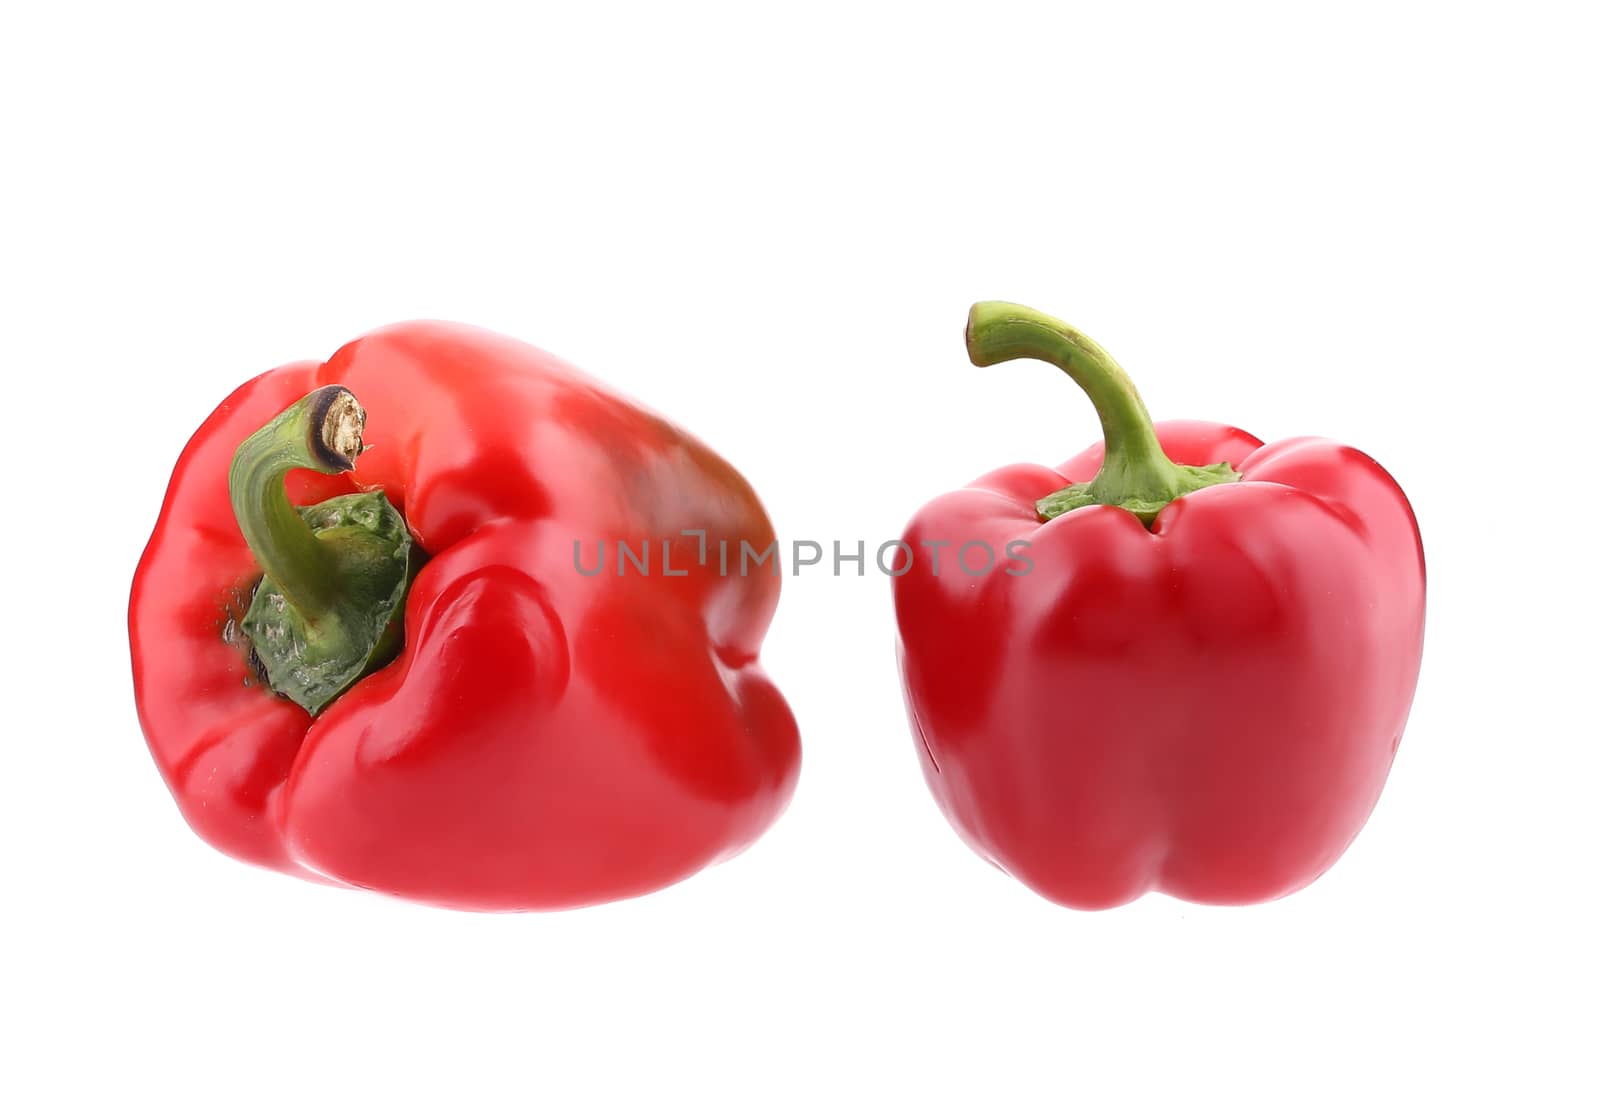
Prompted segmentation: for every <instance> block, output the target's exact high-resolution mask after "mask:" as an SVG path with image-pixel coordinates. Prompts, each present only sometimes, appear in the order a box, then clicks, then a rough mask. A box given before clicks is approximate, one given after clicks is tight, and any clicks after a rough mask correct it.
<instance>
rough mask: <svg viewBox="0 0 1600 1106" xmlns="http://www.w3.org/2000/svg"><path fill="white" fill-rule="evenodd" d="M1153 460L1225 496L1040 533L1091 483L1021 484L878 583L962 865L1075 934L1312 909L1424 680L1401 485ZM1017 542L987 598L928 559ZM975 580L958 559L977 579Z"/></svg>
mask: <svg viewBox="0 0 1600 1106" xmlns="http://www.w3.org/2000/svg"><path fill="white" fill-rule="evenodd" d="M1157 434H1158V436H1159V437H1160V439H1161V443H1162V446H1163V447H1164V448H1165V450H1166V451H1167V453H1168V455H1169V456H1170V457H1171V458H1172V459H1173V460H1175V461H1178V462H1181V463H1184V464H1191V465H1208V464H1213V463H1215V462H1218V461H1228V462H1230V463H1232V464H1233V465H1234V467H1235V468H1236V469H1238V471H1239V472H1241V473H1242V475H1243V478H1242V480H1241V481H1240V482H1239V483H1235V484H1223V485H1217V486H1213V487H1209V488H1204V489H1201V490H1200V491H1197V492H1192V493H1190V494H1189V495H1186V496H1182V497H1180V498H1178V499H1177V500H1175V501H1173V502H1172V503H1171V504H1169V505H1168V506H1167V507H1166V509H1165V510H1163V511H1162V512H1161V514H1160V515H1159V516H1158V517H1157V518H1156V520H1155V523H1154V526H1153V528H1152V529H1150V530H1146V529H1145V528H1144V526H1142V525H1141V524H1140V522H1139V520H1138V519H1137V518H1136V517H1135V516H1134V515H1132V514H1130V513H1129V512H1127V511H1124V510H1121V509H1120V508H1116V507H1108V506H1095V507H1083V508H1079V509H1077V510H1075V511H1071V512H1068V513H1067V514H1064V515H1062V516H1060V517H1058V518H1056V519H1053V520H1051V521H1050V522H1047V523H1043V524H1041V523H1040V522H1039V520H1038V517H1037V515H1036V514H1035V511H1034V506H1033V505H1034V502H1035V501H1036V500H1038V499H1039V498H1041V497H1043V496H1045V495H1048V494H1049V493H1051V492H1054V491H1057V490H1058V489H1060V488H1061V487H1063V486H1065V485H1066V484H1069V483H1076V482H1080V481H1085V480H1089V479H1091V478H1092V477H1093V476H1094V474H1095V473H1096V471H1097V470H1098V469H1099V467H1100V461H1101V457H1102V450H1101V448H1100V447H1096V448H1094V449H1091V450H1088V451H1087V452H1085V453H1083V454H1081V455H1079V456H1078V457H1076V458H1074V459H1073V460H1071V461H1068V462H1067V463H1066V464H1064V465H1062V466H1061V467H1060V468H1059V469H1049V468H1045V467H1044V466H1041V465H1014V466H1011V467H1009V468H1004V469H1001V470H999V471H997V472H994V473H991V474H989V475H988V476H985V477H983V478H982V479H981V480H978V481H977V482H975V483H974V484H972V485H970V486H968V487H966V488H963V489H961V490H959V491H955V492H952V493H949V494H947V495H944V496H941V497H940V498H938V499H935V500H934V501H933V502H931V503H929V504H928V505H927V506H926V507H924V508H923V509H922V510H921V511H920V512H919V513H918V514H917V515H916V517H915V518H914V519H913V520H912V522H911V524H910V526H909V528H908V529H907V532H906V535H905V540H906V541H907V542H908V543H910V544H911V546H912V549H913V551H914V553H915V554H916V557H915V558H914V559H913V562H912V566H911V569H910V570H909V571H908V572H907V573H906V574H905V575H903V576H901V577H899V578H898V579H897V580H896V581H895V589H894V590H895V607H896V615H897V620H898V623H899V632H900V663H901V673H902V676H903V678H904V684H905V692H906V700H907V705H908V708H909V711H910V715H911V722H912V728H913V731H914V733H915V735H916V737H917V749H918V753H919V755H920V757H921V760H922V766H923V771H924V775H925V777H926V778H927V781H928V786H929V787H930V788H931V789H932V791H933V794H934V797H935V798H936V799H937V800H938V802H939V805H940V807H941V808H943V810H944V812H945V815H946V817H948V818H949V819H950V822H951V823H952V824H953V825H954V826H955V828H956V830H957V831H958V832H959V833H960V834H961V836H962V837H963V838H964V839H965V840H966V841H967V842H968V844H970V845H971V846H972V847H973V848H974V849H975V850H976V851H977V852H978V853H980V854H981V855H983V856H984V857H986V858H987V859H989V860H990V861H992V862H993V863H994V864H996V865H998V866H999V867H1000V868H1002V869H1003V870H1005V871H1006V872H1009V873H1010V874H1012V875H1013V876H1015V877H1016V878H1017V879H1019V880H1021V881H1022V882H1023V883H1025V884H1026V885H1027V886H1029V887H1031V888H1032V889H1033V890H1035V891H1037V892H1038V893H1039V894H1041V895H1043V896H1045V897H1046V898H1048V899H1051V900H1053V901H1055V902H1058V903H1061V904H1064V905H1067V906H1072V907H1078V908H1083V909H1100V908H1105V907H1111V906H1117V905H1119V904H1122V903H1125V902H1128V901H1130V900H1132V899H1135V898H1137V897H1139V896H1140V895H1142V894H1144V893H1145V892H1147V891H1152V890H1156V891H1163V892H1166V893H1167V894H1169V895H1174V896H1176V897H1178V898H1182V899H1187V900H1190V901H1193V902H1202V903H1251V902H1259V901H1263V900H1267V899H1272V898H1276V897H1278V896H1281V895H1285V894H1288V893H1289V892H1291V891H1295V890H1297V889H1298V888H1301V887H1303V886H1305V885H1306V884H1308V883H1310V882H1311V881H1312V880H1314V879H1316V878H1317V877H1318V876H1319V875H1321V874H1322V873H1323V872H1324V871H1326V870H1327V869H1328V867H1329V866H1331V865H1332V864H1333V862H1334V861H1335V860H1337V859H1338V857H1339V856H1340V854H1341V853H1343V852H1344V850H1345V848H1346V847H1347V846H1348V845H1349V844H1350V842H1351V841H1352V840H1353V839H1354V837H1355V835H1356V833H1357V832H1358V831H1359V830H1360V829H1361V827H1362V825H1363V824H1364V823H1365V822H1366V820H1367V816H1368V815H1369V814H1370V813H1371V812H1372V808H1373V805H1374V804H1375V803H1376V802H1377V799H1378V793H1379V792H1380V791H1381V790H1382V788H1383V783H1384V779H1385V778H1386V777H1387V775H1388V772H1389V766H1390V764H1391V762H1392V761H1393V759H1394V754H1395V749H1396V748H1397V746H1398V745H1399V742H1400V734H1401V730H1402V729H1403V728H1404V726H1405V721H1406V715H1407V713H1408V712H1409V710H1410V706H1411V698H1412V694H1413V692H1414V691H1415V688H1416V681H1417V669H1418V665H1419V663H1420V660H1421V655H1422V623H1423V602H1424V569H1423V557H1422V544H1421V539H1420V538H1419V536H1418V533H1417V526H1416V521H1415V519H1414V517H1413V515H1412V513H1411V508H1410V505H1409V504H1408V503H1407V502H1406V498H1405V496H1404V495H1403V494H1402V492H1401V491H1400V488H1399V487H1398V485H1396V484H1395V482H1394V481H1393V480H1392V479H1391V478H1390V477H1389V475H1388V474H1387V473H1385V472H1384V471H1383V469H1381V468H1379V467H1378V465H1377V464H1376V463H1375V462H1374V461H1372V460H1371V459H1370V458H1369V457H1367V456H1365V455H1364V454H1362V453H1359V452H1357V451H1355V450H1353V449H1350V448H1348V447H1345V446H1341V445H1338V444H1336V443H1334V442H1330V441H1326V440H1323V439H1315V438H1298V439H1293V440H1290V441H1284V442H1278V443H1275V444H1273V445H1262V444H1261V442H1259V441H1258V440H1257V439H1255V438H1253V437H1251V436H1250V435H1249V434H1246V433H1244V432H1243V431H1241V430H1236V429H1233V428H1231V427H1226V426H1219V425H1216V424H1212V423H1198V422H1170V423H1162V424H1158V425H1157ZM941 539H942V540H951V541H953V542H955V545H952V546H951V547H950V550H954V549H955V548H956V547H957V546H958V545H959V544H960V543H962V542H965V541H970V540H980V541H987V542H988V543H989V544H990V545H991V546H992V547H994V548H995V549H996V550H997V551H1002V552H1003V550H1004V549H1005V547H1006V544H1007V543H1008V542H1011V541H1016V540H1022V541H1028V542H1030V543H1031V545H1030V546H1029V547H1028V548H1027V549H1026V550H1025V555H1026V556H1027V557H1028V558H1030V559H1031V561H1032V563H1033V568H1032V570H1031V571H1030V572H1028V573H1027V574H1026V575H1015V576H1013V575H1007V574H1006V571H1005V569H1007V568H1010V569H1013V570H1016V571H1021V570H1022V568H1023V567H1024V566H1023V564H1022V562H1021V561H1017V560H1012V561H1006V560H1004V559H1002V561H1001V562H1000V566H999V568H998V569H997V570H996V571H993V572H991V573H989V574H987V575H984V576H981V577H974V576H968V575H965V574H963V573H962V572H960V571H951V567H950V561H949V557H950V551H946V552H945V554H944V558H943V563H942V564H941V566H940V568H941V572H940V574H939V575H938V576H935V575H934V574H933V572H932V567H931V558H930V557H928V556H925V555H924V553H923V548H924V547H923V546H922V545H921V544H920V543H921V542H925V541H935V540H941ZM979 559H980V556H979V554H978V553H977V552H976V551H975V552H974V553H973V554H972V555H971V561H972V563H973V564H974V565H976V564H977V562H978V561H979Z"/></svg>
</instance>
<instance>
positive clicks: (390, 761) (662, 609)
mask: <svg viewBox="0 0 1600 1106" xmlns="http://www.w3.org/2000/svg"><path fill="white" fill-rule="evenodd" d="M327 384H342V385H344V386H346V387H348V388H349V389H350V390H351V391H353V392H354V393H355V395H356V396H357V398H358V399H359V400H360V402H361V403H362V404H363V405H364V406H365V407H366V409H367V415H368V419H367V435H366V439H367V442H368V444H369V445H370V446H372V447H373V448H372V449H371V452H369V453H367V454H365V455H363V456H362V458H361V460H360V463H359V465H358V466H357V471H356V472H355V473H354V474H351V476H347V477H337V478H333V477H321V476H318V475H316V474H314V473H309V472H297V473H294V474H292V476H291V479H290V481H289V484H290V494H291V498H293V499H294V500H295V501H296V502H300V503H309V502H315V501H318V500H321V499H324V498H327V497H328V496H330V495H336V494H341V493H344V492H349V491H355V490H365V489H370V488H382V489H383V490H384V491H385V492H386V493H387V494H388V496H389V498H390V499H391V500H392V501H393V502H394V504H395V506H397V507H398V508H399V509H400V511H401V512H402V513H403V514H404V516H405V518H406V520H407V523H408V524H409V526H410V528H411V530H412V532H413V533H414V535H415V536H416V538H417V540H418V542H419V543H420V545H421V546H422V548H423V549H424V550H425V551H426V552H427V554H428V555H429V557H430V558H431V559H430V560H428V562H427V563H426V565H425V566H424V567H423V569H422V571H421V573H420V574H419V575H418V577H417V579H416V582H415V584H414V585H413V587H412V589H411V592H410V595H409V596H408V598H407V601H406V608H405V633H406V644H405V647H404V651H403V653H402V655H401V656H400V657H399V658H397V659H396V660H395V661H394V662H393V663H391V664H390V665H388V666H387V667H385V668H383V669H380V670H379V671H377V672H375V673H373V674H371V675H369V676H367V677H365V678H364V679H362V680H361V681H359V682H358V683H357V684H356V685H355V686H354V687H352V688H351V689H350V690H349V691H347V692H346V693H345V694H344V695H343V696H341V697H340V698H339V699H338V700H336V701H335V702H334V703H332V704H331V705H330V706H329V707H328V708H327V709H326V710H324V711H323V712H322V714H321V715H319V716H318V717H317V718H316V719H315V720H313V719H312V718H311V717H310V716H309V715H307V714H306V712H305V711H304V710H302V709H301V708H300V707H298V706H296V705H295V704H293V703H291V702H289V701H287V700H285V699H281V698H278V697H276V696H274V695H272V694H270V693H269V692H268V691H266V690H265V689H263V688H262V687H261V686H259V685H256V684H255V683H254V681H253V680H252V679H251V676H250V672H249V669H248V667H247V664H246V659H245V655H244V652H243V650H242V649H240V648H237V647H234V646H230V645H229V644H226V643H225V642H224V640H223V637H224V635H223V629H224V625H225V622H226V620H227V619H228V617H229V610H228V608H229V605H230V603H231V604H233V608H234V610H235V611H237V609H238V604H239V603H240V602H241V597H247V596H248V594H249V591H250V589H251V587H252V586H253V585H254V583H255V581H256V580H257V579H259V576H260V572H259V570H258V569H257V568H256V566H255V563H254V561H253V559H252V557H251V555H250V552H249V550H248V549H247V548H246V546H245V544H244V540H243V538H242V537H241V536H240V533H239V528H238V526H237V525H236V524H235V522H234V519H233V515H232V512H231V510H230V508H229V504H228V493H227V480H226V477H227V469H228V461H229V458H230V457H231V456H232V454H233V451H234V449H235V448H236V447H237V446H238V445H239V443H240V442H242V441H243V440H244V439H245V438H246V437H247V436H248V435H249V434H250V433H251V432H253V431H254V430H255V429H256V428H258V427H259V426H261V425H262V424H264V423H265V422H267V421H268V420H269V419H270V418H271V417H272V416H273V415H275V414H276V413H277V412H278V411H279V410H281V409H283V408H284V407H287V406H288V405H289V404H291V403H292V402H294V401H295V400H297V399H299V398H300V397H301V396H303V395H305V394H306V393H307V392H310V391H311V390H313V389H315V388H318V387H321V386H323V385H327ZM685 529H704V530H706V531H707V540H708V541H709V542H710V543H712V545H711V549H712V550H715V548H716V546H715V543H716V542H717V541H718V540H719V539H726V540H727V541H729V542H730V543H731V545H732V548H734V549H735V550H737V548H738V543H739V542H740V541H741V540H743V541H748V542H750V543H751V545H752V546H754V547H755V548H757V549H764V548H766V547H767V545H768V544H770V543H771V542H772V540H773V533H772V527H771V524H770V523H769V522H768V520H767V517H766V515H765V513H764V512H763V510H762V508H761V505H760V503H759V502H758V501H757V499H756V497H755V495H754V493H753V492H752V491H751V489H750V487H749V485H748V484H746V483H745V481H744V479H743V478H742V477H741V476H740V475H739V473H738V472H737V471H735V470H734V469H733V468H732V467H731V466H730V465H728V464H727V462H725V461H723V460H722V459H721V458H720V457H718V456H717V455H716V454H714V453H713V452H711V450H709V449H708V448H707V447H706V446H704V445H703V444H701V443H700V442H698V441H696V440H695V439H694V438H692V437H690V436H688V435H687V434H685V433H684V432H683V431H681V430H679V429H677V428H676V427H674V426H672V425H671V424H669V423H667V422H665V421H664V420H662V419H660V418H658V417H656V416H655V415H653V414H650V413H648V412H646V411H644V410H642V409H640V408H639V407H636V406H634V405H632V404H630V403H628V402H627V401H625V400H623V399H621V398H619V397H618V396H617V395H615V394H614V393H612V392H610V391H608V390H606V389H605V388H604V387H603V386H602V385H600V384H599V383H597V382H596V381H594V380H592V379H590V378H589V377H586V376H584V375H583V374H581V373H579V372H578V371H577V370H575V369H573V368H572V367H570V366H568V365H566V364H564V363H563V362H561V361H560V360H558V359H557V358H555V357H553V356H551V355H550V354H547V353H544V352H542V351H540V350H537V349H535V348H533V347H531V346H527V345H524V344H522V343H520V342H516V341H513V340H510V339H507V338H502V337H499V336H497V335H493V334H490V333H488V332H485V331H480V330H475V329H471V328H467V327H461V326H455V325H450V324H443V323H405V324H401V325H398V326H393V327H389V328H387V329H385V330H380V331H377V332H376V333H373V334H370V335H367V336H366V337H364V338H361V339H358V340H357V341H355V342H352V343H350V344H349V345H347V346H345V347H344V348H343V349H341V350H339V351H338V352H337V353H336V354H334V356H333V357H332V358H330V359H329V360H328V361H327V362H326V363H325V364H322V365H317V364H315V363H299V364H294V365H288V366H285V367H283V368H281V369H277V370H274V371H272V372H269V373H266V374H265V375H263V376H260V377H257V378H256V379H254V380H252V381H250V382H249V383H248V384H245V385H244V386H243V387H241V388H240V389H238V390H237V391H236V392H234V393H233V395H231V396H229V397H228V398H227V399H226V400H225V401H224V402H223V403H222V405H221V406H220V407H218V408H217V410H216V412H215V413H213V414H212V416H211V417H210V418H209V419H207V420H206V422H205V424H204V425H203V426H201V428H200V429H199V431H198V432H197V433H196V434H195V436H194V438H193V440H191V441H190V442H189V445H188V447H187V448H186V449H185V450H184V451H183V455H182V457H181V458H180V459H179V461H178V464H177V468H176V470H175V471H174V473H173V476H172V483H171V485H170V487H169V489H168V492H167V498H166V503H165V506H164V507H163V509H162V512H161V517H160V520H159V521H158V522H157V524H156V528H155V533H154V535H153V536H152V537H151V539H150V544H149V546H148V548H147V549H146V550H145V554H144V557H143V559H142V561H141V562H140V564H139V569H138V572H137V574H136V575H135V577H134V583H133V595H132V600H131V604H130V610H129V619H128V621H129V636H130V639H131V643H132V653H133V673H134V685H135V690H136V693H137V698H138V704H139V716H140V721H141V723H142V724H143V727H144V732H145V736H146V738H147V739H148V741H149V745H150V749H151V751H152V752H153V754H154V755H155V759H156V762H157V763H158V764H159V765H160V768H161V771H162V774H163V775H164V776H165V778H166V780H167V783H168V785H169V787H170V788H171V790H172V793H173V795H174V796H175V797H176V798H177V801H178V804H179V806H180V808H181V809H182V811H183V814H184V817H185V818H187V819H188V821H189V823H190V825H191V826H192V827H193V828H194V829H195V831H196V832H197V833H199V834H200V836H202V837H203V838H205V839H206V840H207V841H209V842H210V843H211V844H213V845H215V846H216V847H217V848H219V849H221V850H222V851H224V852H226V853H230V854H232V855H234V856H236V857H240V858H242V859H245V860H250V861H254V862H255V863H257V864H262V865H266V866H268V867H271V868H276V869H279V870H281V871H285V872H291V873H294V874H296V875H301V876H304V877H306V878H310V879H320V880H325V881H330V882H336V883H343V884H350V885H354V886H359V887H366V888H372V889H375V890H378V891H381V892H385V893H388V894H391V895H398V896H402V897H405V898H408V899H415V900H420V901H423V902H428V903H434V904H438V905H443V906H450V907H456V908H463V909H474V910H529V909H555V908H565V907H574V906H581V905H585V904H589V903H596V902H601V901H605V900H610V899H617V898H622V897H625V896H630V895H637V894H641V893H643V892H647V891H651V890H654V889H656V888H659V887H662V886H665V885H666V884H669V883H672V882H674V881H676V880H679V879H682V878H684V877H685V876H688V875H690V874H691V873H693V872H695V871H697V870H699V869H700V868H702V867H704V866H705V865H707V864H710V863H712V862H714V861H717V860H719V859H722V858H725V857H728V856H730V855H732V854H734V853H736V852H738V851H739V850H741V849H743V848H744V847H745V846H747V845H748V844H750V842H752V841H753V840H754V839H755V838H756V837H757V836H759V835H760V834H761V833H762V831H763V830H765V829H766V828H767V827H768V826H769V825H770V824H771V823H772V822H773V820H774V819H775V818H776V817H777V816H778V815H779V814H780V813H781V812H782V810H783V808H784V806H785V805H786V804H787V802H788V800H789V797H790V795H791V793H792V791H793V789H794V785H795V780H796V777H797V774H798V771H799V760H800V745H799V738H798V735H797V732H796V729H795V723H794V719H793V717H792V716H791V714H790V712H789V709H788V706H787V705H786V704H785V702H784V700H783V698H782V696H781V695H780V694H779V693H778V690H777V689H776V688H775V687H774V686H773V685H772V683H771V682H770V681H769V680H768V679H767V677H766V675H765V674H764V673H763V672H762V670H761V667H760V665H759V662H758V656H757V654H758V651H759V649H760V646H761V640H762V637H763V635H764V633H765V631H766V627H767V624H768V622H769V621H770V620H771V617H772V614H773V611H774V609H775V607H776V606H777V601H778V587H779V579H780V578H779V576H778V575H776V574H769V572H768V571H767V570H766V569H760V570H752V571H751V572H750V573H749V574H748V575H745V576H740V575H739V574H738V572H737V571H732V572H730V573H729V574H727V575H723V574H721V573H720V571H719V570H718V562H717V558H716V556H715V555H714V553H713V555H712V556H710V557H708V558H707V562H708V563H707V565H706V566H700V565H699V564H698V556H697V555H698V548H697V546H698V542H697V540H696V539H693V538H682V537H680V536H679V531H681V530H685ZM663 538H667V539H677V540H675V541H673V547H672V569H673V570H674V571H679V570H686V571H687V575H685V576H682V577H677V576H673V577H667V576H664V575H662V574H661V563H660V560H659V558H660V541H661V540H662V539H663ZM619 539H620V540H624V541H628V542H630V543H631V545H632V547H633V548H635V549H638V548H639V543H640V542H641V541H643V540H645V539H648V540H649V541H650V543H651V548H652V557H653V558H655V559H654V560H653V561H652V563H651V568H652V574H651V575H649V576H643V575H641V574H638V573H636V572H635V571H634V570H633V568H632V566H631V565H630V566H629V568H628V573H627V575H626V576H623V577H620V578H619V577H618V576H617V575H616V574H615V564H614V561H615V557H614V553H615V548H616V547H615V542H616V541H617V540H619ZM575 541H581V542H582V543H583V551H584V552H583V556H584V564H585V567H586V568H590V569H592V568H593V565H594V557H595V549H596V543H597V542H601V541H604V542H605V543H606V544H607V547H608V548H607V560H606V562H605V571H604V572H603V573H601V574H599V575H596V576H584V575H582V574H580V573H579V572H578V571H577V570H576V569H575V567H574V560H573V558H574V549H573V543H574V542H575ZM774 563H775V562H774Z"/></svg>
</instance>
